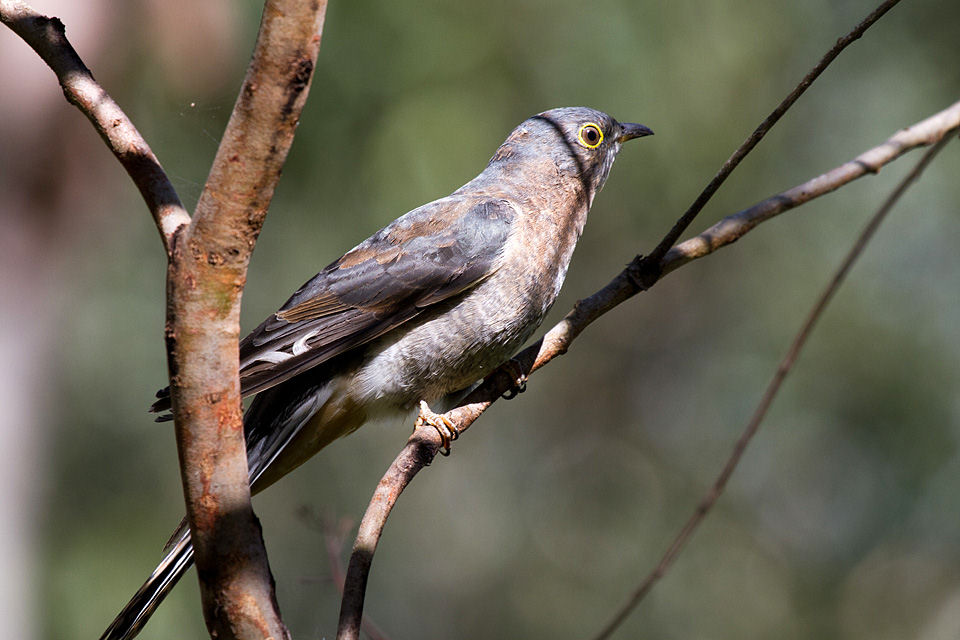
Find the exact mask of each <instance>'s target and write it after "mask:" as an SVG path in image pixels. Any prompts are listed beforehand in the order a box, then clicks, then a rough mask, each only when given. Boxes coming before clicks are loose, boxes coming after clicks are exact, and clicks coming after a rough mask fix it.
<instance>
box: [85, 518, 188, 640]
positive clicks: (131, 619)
mask: <svg viewBox="0 0 960 640" xmlns="http://www.w3.org/2000/svg"><path fill="white" fill-rule="evenodd" d="M192 564H193V543H192V542H190V532H189V531H187V532H185V533H184V534H183V535H181V536H180V538H179V540H177V541H176V542H175V543H174V544H173V545H172V546H171V547H170V550H169V552H168V553H167V555H166V556H164V558H163V561H162V562H160V564H159V565H158V566H157V568H156V569H154V570H153V573H152V574H150V577H149V578H147V581H146V582H144V583H143V586H142V587H140V589H139V590H138V591H137V592H136V593H135V594H134V596H133V597H132V598H131V599H130V602H128V603H127V606H125V607H124V608H123V611H121V612H120V613H119V614H118V615H117V617H116V618H114V619H113V622H111V623H110V626H109V627H107V630H106V631H104V632H103V635H102V636H100V640H130V639H131V638H133V637H134V636H135V635H137V634H138V633H139V632H140V629H142V628H143V625H145V624H147V620H149V619H150V616H151V615H153V612H154V610H155V609H156V608H157V607H158V606H160V603H161V602H163V599H164V598H166V597H167V594H168V593H170V590H171V589H173V586H174V585H175V584H177V581H178V580H180V578H181V577H182V576H183V574H184V573H186V571H187V569H189V568H190V565H192Z"/></svg>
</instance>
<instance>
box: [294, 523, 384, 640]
mask: <svg viewBox="0 0 960 640" xmlns="http://www.w3.org/2000/svg"><path fill="white" fill-rule="evenodd" d="M297 513H298V515H299V516H300V518H301V519H302V520H303V521H304V522H306V523H307V525H308V526H309V527H310V528H311V529H313V530H314V531H317V532H319V533H320V534H321V535H322V536H323V541H324V547H325V548H326V551H327V564H328V565H329V567H330V578H331V580H332V581H333V585H334V587H336V589H337V591H338V592H339V593H340V597H341V598H342V597H343V583H344V580H345V578H346V571H345V568H344V566H343V561H342V560H341V556H342V554H343V548H344V547H345V546H346V542H347V535H348V534H349V533H350V531H351V530H352V529H353V525H354V521H353V520H352V519H350V518H342V519H340V521H339V522H333V521H332V519H331V518H328V517H325V516H321V515H320V514H318V513H316V512H315V511H314V510H313V509H311V508H310V507H307V506H304V507H301V508H300V509H298V510H297ZM361 628H362V630H363V632H364V633H365V634H367V637H369V638H370V640H390V639H389V637H388V636H387V634H386V633H385V632H384V631H383V630H382V629H381V628H380V626H379V625H377V623H376V622H374V621H373V620H371V619H370V617H369V616H364V618H363V622H362V624H361Z"/></svg>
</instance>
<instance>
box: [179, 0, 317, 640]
mask: <svg viewBox="0 0 960 640" xmlns="http://www.w3.org/2000/svg"><path fill="white" fill-rule="evenodd" d="M325 10H326V2H317V1H316V0H267V2H266V3H265V5H264V10H263V17H262V19H261V22H260V32H259V34H258V36H257V43H256V46H255V49H254V53H253V58H252V60H251V62H250V66H249V67H248V69H247V75H246V78H245V79H244V83H243V86H242V87H241V89H240V94H239V96H238V97H237V102H236V104H235V106H234V109H233V113H232V114H231V116H230V121H229V122H228V124H227V128H226V131H225V132H224V135H223V139H222V140H221V143H220V147H219V149H218V151H217V155H216V158H215V159H214V162H213V166H212V167H211V170H210V174H209V176H208V178H207V182H206V185H205V186H204V189H203V193H202V194H201V195H200V199H199V201H198V203H197V209H196V211H195V213H194V217H193V222H192V223H191V225H190V226H189V227H188V228H187V229H185V231H184V232H183V233H181V234H180V235H179V236H177V237H176V238H175V240H174V244H173V252H172V254H171V259H170V264H169V268H168V274H167V323H166V337H167V353H168V366H169V369H170V392H171V393H170V395H171V400H172V404H173V415H174V420H175V427H176V435H177V449H178V452H179V454H180V471H181V479H182V482H183V490H184V497H185V500H186V505H187V519H188V521H189V523H190V533H191V538H192V541H193V545H194V550H195V560H196V566H197V575H198V578H199V580H200V591H201V596H202V598H203V604H204V607H203V608H204V617H205V619H206V622H207V628H208V630H209V631H210V634H211V636H213V637H216V638H234V637H236V638H267V637H270V638H275V639H280V638H284V637H288V633H287V630H286V628H285V627H284V625H283V622H282V621H281V620H280V615H279V611H278V610H277V605H276V600H275V596H274V591H273V578H272V576H271V575H270V568H269V566H268V563H267V554H266V550H265V549H264V547H263V540H262V538H261V535H260V526H259V523H258V522H257V520H256V517H255V516H254V514H253V509H252V507H251V505H250V485H249V482H248V472H247V455H246V442H245V439H244V433H243V418H242V410H241V404H240V382H239V360H240V359H239V352H238V338H239V335H240V295H241V293H242V291H243V285H244V283H245V282H246V274H247V265H248V263H249V260H250V255H251V253H252V251H253V247H254V244H255V243H256V239H257V236H258V235H259V233H260V229H261V226H262V224H263V219H264V217H265V215H266V211H267V207H268V206H269V204H270V200H271V198H272V197H273V192H274V188H275V187H276V185H277V182H278V180H279V178H280V170H281V168H282V166H283V163H284V161H285V160H286V157H287V152H288V151H289V150H290V145H291V144H292V142H293V134H294V130H295V128H296V125H297V122H298V121H299V119H300V112H301V110H302V108H303V105H304V103H305V101H306V98H307V93H308V89H309V86H310V81H311V79H312V76H313V69H314V65H315V63H316V59H317V54H318V51H319V47H320V33H321V30H322V28H323V18H324V12H325Z"/></svg>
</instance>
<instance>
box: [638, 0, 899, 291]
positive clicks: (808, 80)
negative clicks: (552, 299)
mask: <svg viewBox="0 0 960 640" xmlns="http://www.w3.org/2000/svg"><path fill="white" fill-rule="evenodd" d="M899 1H900V0H885V2H883V3H881V4H880V6H879V7H877V8H876V9H874V10H873V12H872V13H871V14H870V15H868V16H867V17H866V18H864V19H863V21H862V22H860V24H858V25H857V26H856V27H854V28H853V29H852V30H851V31H850V32H849V33H847V35H845V36H843V37H842V38H840V39H838V40H837V42H836V44H834V45H833V47H832V48H831V49H830V50H829V51H827V53H826V54H824V56H823V58H821V59H820V62H818V63H817V65H816V66H815V67H814V68H813V69H811V70H810V71H809V73H807V75H805V76H804V77H803V79H802V80H801V81H800V84H798V85H797V86H796V87H795V88H794V90H793V91H791V92H790V94H789V95H788V96H787V97H786V98H784V99H783V101H782V102H780V104H778V105H777V108H776V109H774V110H773V111H772V112H771V113H770V115H769V116H767V117H766V118H765V119H764V121H763V122H761V123H760V125H759V126H758V127H757V128H756V129H754V131H753V133H751V134H750V135H749V136H748V137H747V139H746V140H744V141H743V143H742V144H741V145H740V146H739V147H737V150H736V151H734V152H733V155H731V156H730V157H729V158H728V159H727V161H726V162H724V163H723V166H721V167H720V170H719V171H718V172H717V175H715V176H714V177H713V180H711V181H710V184H708V185H707V186H706V187H705V188H704V190H703V191H702V192H701V193H700V195H699V196H697V199H696V200H694V202H693V204H691V205H690V208H689V209H687V210H686V211H685V212H684V214H683V215H682V216H680V218H679V219H678V220H677V221H676V223H674V225H673V228H672V229H670V231H669V232H668V233H667V235H665V236H664V237H663V240H661V241H660V244H658V245H657V246H656V248H655V249H654V250H653V251H651V252H650V255H648V256H647V257H646V258H643V259H641V261H640V264H639V265H638V271H639V273H640V276H641V278H642V279H643V281H644V282H647V281H651V280H656V278H657V277H659V275H660V274H659V273H658V272H657V267H658V266H659V265H660V262H661V260H662V259H663V256H664V255H665V254H666V253H667V250H668V249H670V247H672V246H673V244H674V243H675V242H676V241H677V240H679V239H680V236H681V235H682V234H683V232H684V231H685V230H686V229H687V227H689V226H690V223H691V222H693V219H694V218H696V217H697V215H698V214H699V213H700V211H702V210H703V208H704V207H705V206H706V204H707V202H708V201H709V200H710V198H712V197H713V194H715V193H716V192H717V189H719V188H720V185H722V184H723V183H724V182H725V181H726V179H727V178H728V177H729V176H730V174H731V173H733V170H734V169H736V168H737V165H739V164H740V161H741V160H743V159H744V158H745V157H747V154H748V153H750V152H751V151H752V150H753V148H754V147H756V146H757V144H758V143H759V142H760V141H761V140H762V139H763V137H764V136H765V135H767V132H768V131H770V129H772V128H773V125H775V124H777V121H778V120H780V118H781V117H782V116H783V114H785V113H786V112H787V110H788V109H789V108H790V107H792V106H793V103H794V102H796V101H797V100H798V99H799V98H800V96H802V95H803V94H804V92H805V91H806V90H807V89H808V88H809V87H810V85H811V84H813V81H814V80H816V79H817V78H818V77H820V74H821V73H823V72H824V70H826V68H827V67H828V66H830V63H831V62H833V61H834V60H835V59H836V57H837V56H839V55H840V52H841V51H843V50H844V49H846V48H847V46H849V45H850V44H852V43H853V42H854V41H856V40H859V39H860V36H862V35H863V34H864V32H866V30H867V29H869V28H870V27H871V26H872V25H873V23H875V22H876V21H877V20H879V19H880V18H882V17H883V15H884V14H885V13H886V12H887V11H889V10H890V9H892V8H893V7H894V5H896V4H897V3H898V2H899Z"/></svg>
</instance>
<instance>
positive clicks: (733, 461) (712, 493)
mask: <svg viewBox="0 0 960 640" xmlns="http://www.w3.org/2000/svg"><path fill="white" fill-rule="evenodd" d="M949 139H950V138H949V137H947V136H944V137H943V138H942V139H941V140H940V141H939V142H937V143H936V144H935V145H934V146H933V147H931V148H930V149H929V150H928V151H927V152H926V153H925V154H923V157H922V158H920V161H919V162H918V163H917V165H916V166H915V167H914V168H913V170H912V171H911V172H910V173H909V174H908V175H907V177H905V178H904V179H903V180H902V181H901V182H900V184H899V185H897V188H896V189H894V191H893V193H892V194H890V197H889V198H887V200H886V202H884V203H883V205H882V206H881V207H880V209H879V210H878V211H877V212H876V213H875V214H874V215H873V217H872V218H871V219H870V221H869V222H868V223H867V225H866V227H865V228H864V229H863V231H862V232H861V233H860V236H859V237H858V238H857V240H856V242H855V243H854V244H853V246H852V247H851V248H850V251H849V252H848V253H847V255H846V257H845V258H844V259H843V262H842V263H841V265H840V267H839V268H838V269H837V271H836V273H834V275H833V278H832V279H831V280H830V282H829V283H828V284H827V287H826V288H825V289H824V290H823V292H822V293H821V294H820V297H819V299H818V300H817V301H816V303H815V304H814V305H813V308H812V309H811V310H810V313H809V314H808V315H807V318H806V320H804V322H803V325H802V326H801V327H800V331H798V332H797V335H796V337H794V339H793V343H792V344H791V345H790V348H789V349H788V350H787V353H786V355H784V356H783V359H782V360H781V361H780V364H779V365H778V366H777V370H776V373H774V375H773V378H772V379H771V380H770V383H769V385H768V386H767V389H766V390H765V391H764V393H763V396H762V397H761V398H760V402H759V404H758V405H757V408H756V410H755V411H754V413H753V416H752V417H751V418H750V422H749V423H748V424H747V426H746V428H745V429H744V430H743V433H742V434H741V435H740V437H739V438H738V439H737V442H736V444H735V445H734V448H733V452H732V453H731V454H730V457H729V458H728V459H727V462H726V464H725V465H724V467H723V469H722V470H721V471H720V474H719V475H718V476H717V479H716V480H715V481H714V483H713V486H711V487H710V490H709V491H708V492H707V494H706V495H705V496H704V497H703V499H702V500H701V501H700V504H698V505H697V508H696V509H695V510H694V512H693V515H691V516H690V518H689V519H688V520H687V522H686V524H685V525H684V526H683V528H682V529H681V530H680V533H678V534H677V537H676V538H674V540H673V542H672V543H671V545H670V547H669V548H668V549H667V551H666V552H665V553H664V554H663V557H662V558H661V559H660V562H659V563H658V564H657V566H656V567H655V568H654V569H653V571H651V572H650V573H649V574H648V575H647V577H646V578H645V579H644V580H643V582H642V583H641V584H640V586H639V587H637V589H636V590H635V591H634V592H633V594H632V595H631V596H630V598H629V599H628V600H627V602H626V603H624V605H623V606H622V607H621V608H620V609H619V610H618V611H617V612H616V614H615V615H614V616H613V618H612V619H611V620H610V622H609V623H607V625H606V626H605V627H604V628H603V630H602V631H601V632H600V633H599V634H597V635H596V636H594V638H593V640H606V639H607V638H609V637H610V636H611V635H613V633H614V631H616V630H617V628H618V627H619V626H620V625H621V624H622V623H623V621H624V620H626V619H627V616H628V615H629V614H630V613H631V612H632V611H633V609H634V608H635V607H636V606H637V605H638V604H639V603H640V601H641V600H643V598H644V597H645V596H646V595H647V593H649V592H650V590H651V589H652V588H653V586H654V584H656V582H657V581H658V580H659V579H660V578H662V577H663V575H664V574H665V573H666V571H667V569H668V568H669V567H670V565H671V564H672V563H673V561H674V559H676V557H677V555H678V554H679V553H680V551H681V550H682V549H683V547H684V545H685V544H686V543H687V541H688V540H689V539H690V536H691V535H693V532H694V531H696V529H697V527H698V526H700V523H702V522H703V520H704V518H706V516H707V514H708V513H709V512H710V510H711V509H713V507H714V505H716V503H717V500H718V499H719V498H720V495H721V494H722V493H723V490H724V489H725V488H726V486H727V482H728V481H729V480H730V476H731V475H733V472H734V470H735V469H736V468H737V465H738V464H739V463H740V459H741V458H742V457H743V454H744V451H746V448H747V445H748V444H750V441H751V440H752V439H753V436H754V435H756V433H757V430H758V429H759V428H760V423H761V422H762V421H763V418H764V417H765V416H766V414H767V410H768V409H769V408H770V405H771V404H772V403H773V399H774V398H775V397H776V395H777V392H778V391H779V390H780V387H781V385H782V384H783V380H784V378H786V377H787V374H788V373H790V370H791V369H792V368H793V365H794V363H796V361H797V357H798V356H799V355H800V351H801V349H803V346H804V344H806V342H807V338H809V337H810V334H811V332H812V331H813V328H814V325H816V323H817V321H818V320H819V319H820V316H821V315H823V311H824V309H826V307H827V304H829V302H830V300H831V299H832V298H833V296H834V294H835V293H836V292H837V289H838V288H839V287H840V285H841V283H842V282H843V281H844V279H845V278H846V276H847V274H848V273H849V272H850V268H851V267H852V266H853V264H854V262H856V260H857V258H859V257H860V255H861V254H862V253H863V250H864V248H866V246H867V243H869V242H870V239H871V238H872V237H873V235H874V233H875V232H876V230H877V228H878V227H879V226H880V223H882V222H883V220H884V218H886V216H887V214H888V213H889V212H890V210H891V209H892V208H893V206H894V205H895V204H896V203H897V201H899V200H900V197H901V196H902V195H903V194H904V192H905V191H906V190H907V188H908V187H910V186H911V185H912V184H913V183H914V182H916V180H917V179H918V178H919V177H920V174H921V173H923V170H924V169H926V168H927V165H929V164H930V161H931V160H933V158H934V156H936V155H937V153H939V152H940V150H941V149H943V147H944V145H945V144H946V143H947V141H948V140H949Z"/></svg>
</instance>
